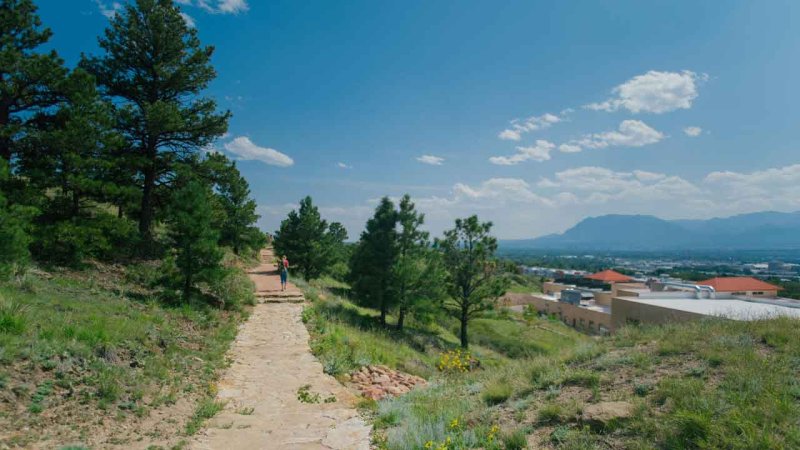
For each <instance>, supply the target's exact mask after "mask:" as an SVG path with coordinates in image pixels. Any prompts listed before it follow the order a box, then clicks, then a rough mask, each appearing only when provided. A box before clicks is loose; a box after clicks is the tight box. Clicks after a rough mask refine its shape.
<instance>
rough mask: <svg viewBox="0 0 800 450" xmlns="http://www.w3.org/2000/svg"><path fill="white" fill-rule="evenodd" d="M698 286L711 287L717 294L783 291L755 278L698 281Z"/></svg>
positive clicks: (721, 278) (718, 278) (717, 278)
mask: <svg viewBox="0 0 800 450" xmlns="http://www.w3.org/2000/svg"><path fill="white" fill-rule="evenodd" d="M697 284H704V285H706V286H711V287H713V288H714V289H716V291H717V292H745V291H776V290H780V289H783V288H781V287H779V286H775V285H774V284H769V283H767V282H764V281H761V280H759V279H756V278H753V277H716V278H711V279H710V280H705V281H698V282H697Z"/></svg>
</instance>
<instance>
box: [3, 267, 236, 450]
mask: <svg viewBox="0 0 800 450" xmlns="http://www.w3.org/2000/svg"><path fill="white" fill-rule="evenodd" d="M229 263H231V264H233V263H234V261H231V260H229ZM160 270H161V269H160V268H159V266H158V265H157V264H153V263H144V264H138V265H129V266H127V267H123V266H109V265H98V266H95V267H93V268H87V269H85V270H82V271H79V272H76V271H67V270H59V271H53V272H44V271H41V270H33V271H31V272H29V273H28V274H26V275H24V276H22V278H18V279H17V280H15V281H10V282H0V362H1V363H2V364H0V447H2V448H62V446H63V445H66V444H70V443H73V444H76V446H73V447H69V448H74V449H79V448H146V447H148V446H149V445H153V446H154V447H153V448H180V446H181V445H183V444H182V443H183V442H184V441H185V440H186V439H188V437H189V436H190V435H192V434H193V433H194V432H195V431H196V430H197V429H198V428H199V427H200V425H201V424H202V422H203V420H204V419H205V418H207V417H209V416H211V415H213V413H214V412H215V411H216V410H217V408H218V405H217V404H215V403H214V401H213V396H214V394H215V393H216V386H215V380H216V377H217V376H218V370H219V369H220V368H222V367H223V366H224V365H225V358H224V355H225V351H226V350H227V348H228V346H229V343H230V342H231V341H232V340H233V339H234V337H235V336H236V330H237V326H238V324H239V322H240V321H241V320H242V319H243V318H244V317H245V312H244V311H243V310H238V309H233V310H228V311H226V310H221V309H218V308H215V307H211V306H207V305H203V304H199V303H196V304H170V303H168V302H164V301H162V300H160V299H159V293H158V291H156V290H154V289H153V288H152V287H151V286H152V280H154V279H155V277H157V276H158V274H159V271H160ZM240 272H242V276H239V277H236V278H235V279H236V283H235V284H230V285H229V286H228V291H227V293H226V300H227V301H229V302H230V304H232V305H233V304H234V303H236V302H247V301H252V296H251V292H252V285H251V284H250V283H249V280H247V278H246V277H244V276H243V271H240ZM236 304H238V305H241V304H242V303H236ZM77 444H81V445H77ZM84 445H87V446H89V447H83V446H84ZM174 446H177V447H174ZM64 448H66V447H64Z"/></svg>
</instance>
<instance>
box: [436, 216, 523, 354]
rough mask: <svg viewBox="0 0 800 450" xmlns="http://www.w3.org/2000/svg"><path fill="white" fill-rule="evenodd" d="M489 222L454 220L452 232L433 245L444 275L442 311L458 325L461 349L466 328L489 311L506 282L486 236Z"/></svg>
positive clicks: (490, 239) (493, 240)
mask: <svg viewBox="0 0 800 450" xmlns="http://www.w3.org/2000/svg"><path fill="white" fill-rule="evenodd" d="M491 229H492V223H491V222H484V223H481V222H480V221H478V216H471V217H468V218H466V219H456V223H455V228H453V229H452V230H447V231H445V233H444V238H442V239H440V240H437V241H436V248H437V249H439V251H441V253H442V257H443V261H444V265H445V268H446V269H447V272H448V275H449V276H448V280H447V287H448V293H449V294H450V299H449V300H448V301H446V302H445V307H446V308H447V309H448V310H449V311H451V312H452V313H453V314H454V315H456V317H457V318H458V319H459V321H460V322H461V347H463V348H467V347H468V346H469V340H468V335H467V327H468V325H469V321H470V320H472V319H473V318H474V317H475V316H476V315H477V314H479V313H481V312H483V311H486V310H488V309H491V308H492V303H491V301H492V300H494V299H497V298H498V297H500V296H501V295H503V293H505V291H506V289H507V287H508V280H507V279H506V278H505V277H504V276H502V274H501V270H500V267H499V264H498V261H497V259H496V258H495V256H494V254H495V252H496V251H497V239H496V238H494V237H492V236H491V235H490V234H489V233H490V231H491Z"/></svg>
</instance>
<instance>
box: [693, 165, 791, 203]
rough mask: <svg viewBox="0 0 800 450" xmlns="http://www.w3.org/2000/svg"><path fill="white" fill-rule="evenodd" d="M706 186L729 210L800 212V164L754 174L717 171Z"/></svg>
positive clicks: (707, 181) (758, 171)
mask: <svg viewBox="0 0 800 450" xmlns="http://www.w3.org/2000/svg"><path fill="white" fill-rule="evenodd" d="M703 184H704V185H705V186H706V187H707V188H708V189H709V190H710V191H712V192H713V193H714V197H715V198H719V199H721V200H722V201H721V202H720V203H721V205H722V206H724V209H725V210H726V211H730V212H737V213H738V212H752V211H764V210H769V209H775V210H797V209H800V164H793V165H789V166H785V167H777V168H770V169H764V170H756V171H753V172H732V171H716V172H711V173H709V174H708V175H707V176H706V177H705V178H704V179H703Z"/></svg>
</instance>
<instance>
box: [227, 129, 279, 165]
mask: <svg viewBox="0 0 800 450" xmlns="http://www.w3.org/2000/svg"><path fill="white" fill-rule="evenodd" d="M224 147H225V150H227V151H229V152H231V153H233V154H234V155H236V156H238V158H239V159H241V160H244V161H261V162H264V163H267V164H270V165H273V166H278V167H289V166H291V165H293V164H294V160H292V158H290V157H289V156H287V155H285V154H283V153H281V152H279V151H277V150H275V149H271V148H266V147H259V146H258V145H256V144H254V143H253V141H251V140H250V138H248V137H245V136H240V137H237V138H235V139H234V140H232V141H230V142H228V143H226V144H225V145H224Z"/></svg>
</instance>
